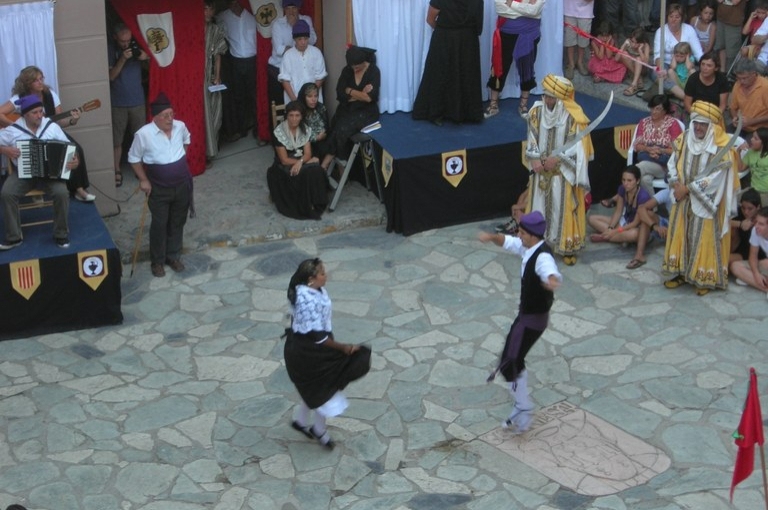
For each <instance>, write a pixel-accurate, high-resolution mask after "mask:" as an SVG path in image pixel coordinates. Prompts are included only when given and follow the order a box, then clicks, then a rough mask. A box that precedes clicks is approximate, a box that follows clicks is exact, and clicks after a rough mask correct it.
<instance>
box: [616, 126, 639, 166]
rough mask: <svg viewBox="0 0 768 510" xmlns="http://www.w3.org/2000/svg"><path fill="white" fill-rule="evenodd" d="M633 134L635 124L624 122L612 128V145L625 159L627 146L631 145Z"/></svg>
mask: <svg viewBox="0 0 768 510" xmlns="http://www.w3.org/2000/svg"><path fill="white" fill-rule="evenodd" d="M634 134H635V124H626V125H624V126H616V127H615V128H613V146H614V148H615V149H616V152H618V153H619V154H621V157H622V158H624V159H627V156H628V155H629V148H630V147H631V146H632V138H633V137H634Z"/></svg>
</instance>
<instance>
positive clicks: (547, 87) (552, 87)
mask: <svg viewBox="0 0 768 510" xmlns="http://www.w3.org/2000/svg"><path fill="white" fill-rule="evenodd" d="M541 86H542V87H543V88H544V95H547V96H550V97H554V98H556V99H559V100H560V101H562V102H563V106H564V107H565V109H566V110H568V113H569V114H570V115H571V117H573V120H574V122H575V123H576V125H577V126H578V127H579V129H585V128H586V127H587V125H588V124H589V118H587V116H586V115H584V110H582V109H581V106H579V105H578V104H577V103H576V101H575V99H574V97H575V95H576V89H575V88H574V87H573V82H571V80H569V79H568V78H563V77H562V76H557V75H554V74H548V75H546V76H545V77H544V81H543V82H542V83H541ZM581 144H582V145H583V146H584V155H585V156H586V157H587V161H592V159H593V157H594V154H595V149H594V147H593V146H592V137H590V136H589V135H587V136H585V137H584V138H582V140H581Z"/></svg>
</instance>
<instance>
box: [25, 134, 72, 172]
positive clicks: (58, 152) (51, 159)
mask: <svg viewBox="0 0 768 510" xmlns="http://www.w3.org/2000/svg"><path fill="white" fill-rule="evenodd" d="M16 148H17V149H19V152H20V154H19V158H18V160H17V167H18V168H17V171H18V177H19V179H32V178H34V177H38V178H42V179H63V180H67V179H69V174H70V169H69V168H67V163H69V162H70V161H72V159H73V158H74V156H75V151H76V150H77V147H76V146H75V144H73V143H68V142H62V141H59V140H39V139H35V138H33V139H31V140H17V141H16Z"/></svg>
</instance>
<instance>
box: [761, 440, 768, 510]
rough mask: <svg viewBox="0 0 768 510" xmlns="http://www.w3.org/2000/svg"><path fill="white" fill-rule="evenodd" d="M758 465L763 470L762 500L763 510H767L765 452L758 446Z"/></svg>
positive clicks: (767, 481) (767, 489)
mask: <svg viewBox="0 0 768 510" xmlns="http://www.w3.org/2000/svg"><path fill="white" fill-rule="evenodd" d="M760 465H761V466H762V468H763V495H764V496H765V497H764V498H763V499H764V500H765V510H768V477H766V475H765V451H764V450H763V446H762V445H760Z"/></svg>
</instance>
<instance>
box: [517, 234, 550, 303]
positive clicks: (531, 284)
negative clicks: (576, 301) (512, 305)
mask: <svg viewBox="0 0 768 510" xmlns="http://www.w3.org/2000/svg"><path fill="white" fill-rule="evenodd" d="M542 253H549V254H550V255H551V254H552V250H551V249H550V248H549V246H547V243H542V244H541V246H539V248H538V249H537V250H536V251H535V252H533V255H531V258H529V259H528V262H527V263H526V264H525V270H524V271H523V277H522V278H521V279H520V313H525V314H531V313H547V312H549V309H550V308H552V303H553V302H554V301H555V293H554V292H552V291H551V290H547V289H546V288H544V286H543V285H542V284H541V278H539V275H537V274H536V259H538V258H539V255H541V254H542Z"/></svg>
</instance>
